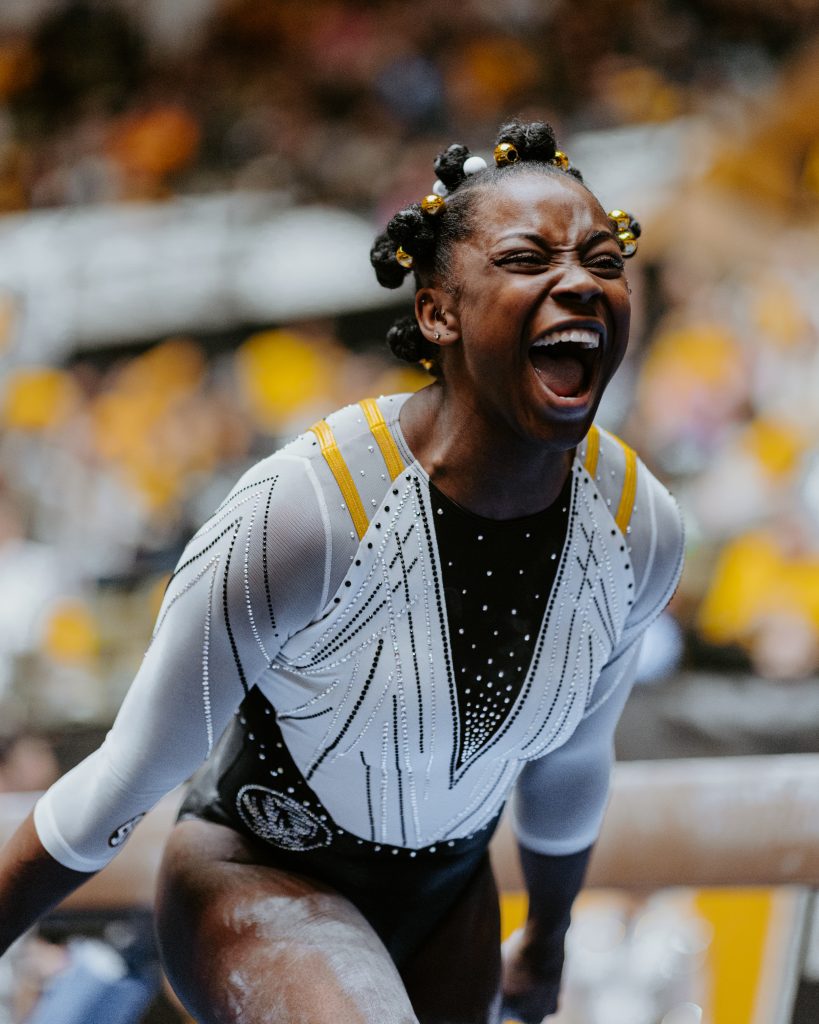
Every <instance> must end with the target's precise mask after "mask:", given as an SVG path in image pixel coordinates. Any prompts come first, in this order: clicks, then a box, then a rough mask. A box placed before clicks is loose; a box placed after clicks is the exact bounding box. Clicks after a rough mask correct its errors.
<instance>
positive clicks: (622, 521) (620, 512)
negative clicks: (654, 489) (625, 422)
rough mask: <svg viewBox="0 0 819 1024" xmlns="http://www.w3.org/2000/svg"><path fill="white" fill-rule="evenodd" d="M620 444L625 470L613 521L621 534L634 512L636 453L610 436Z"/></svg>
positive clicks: (616, 438) (615, 436)
mask: <svg viewBox="0 0 819 1024" xmlns="http://www.w3.org/2000/svg"><path fill="white" fill-rule="evenodd" d="M612 436H613V437H614V438H615V440H616V441H617V442H618V443H619V444H620V447H621V448H622V449H623V452H624V454H625V456H626V469H625V474H624V476H623V490H622V493H621V494H620V504H619V506H618V508H617V515H616V516H615V517H614V521H615V522H616V523H617V525H618V526H619V527H620V530H621V532H622V533H625V532H626V531H627V530H628V525H629V523H630V522H631V515H632V513H633V512H634V499H635V497H636V496H637V453H636V452H635V451H634V449H633V448H629V446H628V445H627V444H626V443H625V442H624V441H621V440H620V438H619V437H617V435H616V434H615V435H612Z"/></svg>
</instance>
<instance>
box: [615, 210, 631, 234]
mask: <svg viewBox="0 0 819 1024" xmlns="http://www.w3.org/2000/svg"><path fill="white" fill-rule="evenodd" d="M609 220H611V221H614V224H615V226H616V227H617V230H618V231H628V230H629V225H630V224H631V221H632V217H631V214H630V213H626V211H625V210H609Z"/></svg>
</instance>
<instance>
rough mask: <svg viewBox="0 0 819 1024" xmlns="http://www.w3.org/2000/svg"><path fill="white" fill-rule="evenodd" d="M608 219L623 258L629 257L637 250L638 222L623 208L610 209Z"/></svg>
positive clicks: (639, 232) (639, 229)
mask: <svg viewBox="0 0 819 1024" xmlns="http://www.w3.org/2000/svg"><path fill="white" fill-rule="evenodd" d="M609 220H610V221H611V223H612V225H613V227H614V230H615V234H616V236H617V244H618V245H619V246H620V252H621V253H622V254H623V257H624V259H629V258H630V257H631V256H633V255H634V254H635V253H636V252H637V239H638V238H639V237H640V234H641V228H640V224H639V222H638V221H636V220H635V219H634V217H633V215H632V214H630V213H626V211H625V210H611V211H610V212H609Z"/></svg>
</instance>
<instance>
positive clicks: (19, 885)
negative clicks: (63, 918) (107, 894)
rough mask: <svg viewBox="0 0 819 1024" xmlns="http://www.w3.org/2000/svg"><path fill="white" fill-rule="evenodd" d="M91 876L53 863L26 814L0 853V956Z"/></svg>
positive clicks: (29, 816) (32, 822)
mask: <svg viewBox="0 0 819 1024" xmlns="http://www.w3.org/2000/svg"><path fill="white" fill-rule="evenodd" d="M90 877H91V874H89V873H88V872H86V871H74V870H73V869H72V868H67V867H65V866H64V865H62V864H60V862H59V861H57V860H54V858H53V857H52V856H51V854H50V853H47V852H46V849H45V847H44V846H43V844H42V843H41V842H40V837H39V836H38V835H37V829H36V828H35V827H34V815H33V814H29V815H28V817H27V818H26V819H25V821H24V822H23V823H22V825H20V827H19V828H18V829H17V831H16V832H15V833H14V835H12V837H11V839H9V841H8V842H7V843H6V845H5V846H4V847H3V848H2V849H1V850H0V956H1V955H2V954H3V953H5V951H6V950H7V949H8V948H9V946H10V945H11V944H12V942H14V941H15V939H17V938H19V936H20V935H22V934H23V932H24V931H26V929H28V928H30V927H31V926H32V925H33V924H34V923H35V922H36V921H38V920H39V919H40V918H41V917H42V916H43V915H44V914H45V913H47V912H48V911H49V910H51V908H52V907H55V906H56V905H57V904H58V903H60V902H61V901H62V900H63V899H65V897H66V896H68V895H69V894H70V893H72V892H73V891H74V890H75V889H77V888H79V886H81V885H82V884H83V882H87V881H88V879H89V878H90Z"/></svg>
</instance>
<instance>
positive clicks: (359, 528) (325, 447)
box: [310, 420, 369, 540]
mask: <svg viewBox="0 0 819 1024" xmlns="http://www.w3.org/2000/svg"><path fill="white" fill-rule="evenodd" d="M310 429H311V430H312V431H313V433H314V434H315V435H316V437H317V438H318V442H319V445H320V446H321V454H322V455H323V456H324V459H325V461H326V463H327V465H328V466H329V467H330V472H331V473H332V474H333V476H334V477H335V478H336V483H337V484H338V488H339V490H340V491H341V495H342V497H343V498H344V501H345V502H346V504H347V509H348V511H349V513H350V516H351V518H352V520H353V526H354V527H355V529H356V533H357V534H358V539H359V540H361V538H362V537H363V536H364V534H365V533H366V532H367V527H368V526H369V520H368V519H367V514H366V512H365V511H364V506H363V505H362V503H361V497H360V495H359V493H358V491H357V490H356V486H355V484H354V483H353V478H352V476H351V474H350V470H349V469H348V468H347V463H346V462H345V461H344V456H343V455H342V454H341V451H340V449H339V447H338V445H337V444H336V439H335V435H334V434H333V431H332V430H331V429H330V424H329V423H328V422H327V420H319V421H318V423H314V424H313V426H312V427H310Z"/></svg>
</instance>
